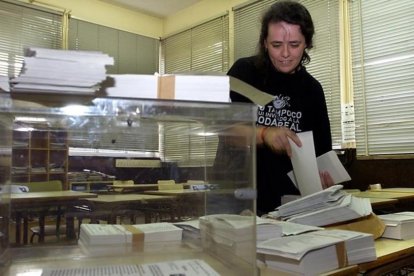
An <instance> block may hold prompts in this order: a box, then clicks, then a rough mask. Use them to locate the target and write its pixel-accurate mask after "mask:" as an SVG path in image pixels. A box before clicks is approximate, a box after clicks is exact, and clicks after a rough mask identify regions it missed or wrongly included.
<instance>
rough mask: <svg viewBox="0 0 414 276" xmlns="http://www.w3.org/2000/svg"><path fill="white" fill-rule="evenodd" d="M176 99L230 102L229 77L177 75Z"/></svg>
mask: <svg viewBox="0 0 414 276" xmlns="http://www.w3.org/2000/svg"><path fill="white" fill-rule="evenodd" d="M175 99H177V100H184V101H194V100H197V101H204V102H229V101H230V82H229V77H228V76H209V75H175Z"/></svg>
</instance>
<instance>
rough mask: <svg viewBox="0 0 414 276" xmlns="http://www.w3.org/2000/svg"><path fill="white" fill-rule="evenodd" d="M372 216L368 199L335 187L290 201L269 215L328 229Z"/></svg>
mask: <svg viewBox="0 0 414 276" xmlns="http://www.w3.org/2000/svg"><path fill="white" fill-rule="evenodd" d="M371 213H372V207H371V202H370V200H369V199H368V198H359V197H354V196H353V195H351V194H347V193H345V192H344V191H343V190H342V186H341V185H334V186H332V187H330V188H328V189H325V190H322V191H320V192H317V193H314V194H311V195H308V196H305V197H301V198H299V199H297V200H294V201H290V202H288V203H286V204H284V205H281V206H280V207H278V208H277V210H276V211H274V212H270V213H269V214H268V215H269V216H270V217H273V218H278V219H282V220H286V221H289V222H295V223H300V224H305V225H313V226H326V225H330V224H335V223H339V222H344V221H348V220H353V219H357V218H361V217H365V216H368V215H370V214H371Z"/></svg>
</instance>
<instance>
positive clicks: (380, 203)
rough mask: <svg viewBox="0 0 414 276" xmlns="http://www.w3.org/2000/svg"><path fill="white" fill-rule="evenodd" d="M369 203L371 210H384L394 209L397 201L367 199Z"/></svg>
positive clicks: (390, 199)
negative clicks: (386, 208) (385, 208)
mask: <svg viewBox="0 0 414 276" xmlns="http://www.w3.org/2000/svg"><path fill="white" fill-rule="evenodd" d="M368 199H369V201H370V202H371V206H372V208H374V209H375V208H384V207H394V206H395V204H397V203H398V199H395V198H376V197H370V198H368Z"/></svg>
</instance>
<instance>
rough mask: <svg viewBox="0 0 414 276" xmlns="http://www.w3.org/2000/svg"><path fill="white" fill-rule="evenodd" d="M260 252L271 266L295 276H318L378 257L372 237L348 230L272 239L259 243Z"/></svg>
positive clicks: (322, 231) (258, 251)
mask: <svg viewBox="0 0 414 276" xmlns="http://www.w3.org/2000/svg"><path fill="white" fill-rule="evenodd" d="M257 253H258V260H259V261H262V262H263V263H264V264H265V265H266V266H267V267H269V268H272V269H274V270H277V271H283V272H287V273H291V274H293V275H318V274H320V273H324V272H327V271H330V270H334V269H337V268H341V267H345V266H348V265H351V264H357V263H361V262H366V261H372V260H375V259H376V258H377V257H376V253H375V247H374V239H373V237H372V235H370V234H365V233H359V232H353V231H346V230H321V231H315V232H310V233H304V234H300V235H294V236H285V237H281V238H274V239H269V240H266V241H263V242H260V243H258V245H257Z"/></svg>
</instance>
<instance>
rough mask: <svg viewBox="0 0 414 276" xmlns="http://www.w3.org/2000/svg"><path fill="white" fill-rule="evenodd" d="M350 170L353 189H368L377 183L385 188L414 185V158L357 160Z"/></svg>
mask: <svg viewBox="0 0 414 276" xmlns="http://www.w3.org/2000/svg"><path fill="white" fill-rule="evenodd" d="M348 172H349V174H350V176H351V178H352V181H351V183H350V184H349V185H350V186H349V188H351V189H352V188H355V189H360V190H366V189H367V187H368V186H369V185H370V184H376V183H380V184H381V186H382V187H383V188H392V187H414V159H381V160H355V161H354V162H353V163H352V164H351V166H350V167H349V168H348ZM347 188H348V187H347Z"/></svg>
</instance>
